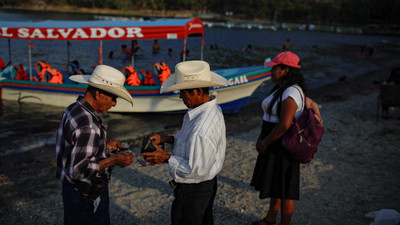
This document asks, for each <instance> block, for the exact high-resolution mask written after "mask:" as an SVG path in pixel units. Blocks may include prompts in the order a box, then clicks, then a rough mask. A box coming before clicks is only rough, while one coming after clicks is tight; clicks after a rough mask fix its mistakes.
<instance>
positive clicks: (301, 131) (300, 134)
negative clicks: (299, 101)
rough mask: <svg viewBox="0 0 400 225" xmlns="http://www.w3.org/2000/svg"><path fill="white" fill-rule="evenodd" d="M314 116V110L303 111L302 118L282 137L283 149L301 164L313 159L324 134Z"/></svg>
mask: <svg viewBox="0 0 400 225" xmlns="http://www.w3.org/2000/svg"><path fill="white" fill-rule="evenodd" d="M302 98H303V97H302ZM303 102H304V99H303ZM314 114H315V112H314V111H313V110H312V109H305V110H303V114H302V115H301V116H300V118H299V119H298V120H297V121H295V123H294V124H292V126H290V128H289V130H288V131H287V132H286V133H285V134H284V135H283V136H282V145H283V147H284V148H285V149H286V151H287V152H288V153H289V154H290V155H291V156H292V157H293V158H294V159H296V160H297V161H298V162H299V163H309V162H310V161H311V160H312V159H313V156H314V154H315V153H316V152H317V147H318V145H319V143H320V142H321V139H322V135H323V134H324V128H323V127H322V125H321V124H320V122H319V121H318V120H317V119H316V118H315V115H314Z"/></svg>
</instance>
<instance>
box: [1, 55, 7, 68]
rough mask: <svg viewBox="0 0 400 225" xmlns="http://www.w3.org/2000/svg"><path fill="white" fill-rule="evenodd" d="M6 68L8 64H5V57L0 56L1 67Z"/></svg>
mask: <svg viewBox="0 0 400 225" xmlns="http://www.w3.org/2000/svg"><path fill="white" fill-rule="evenodd" d="M4 68H6V64H4V61H3V59H2V58H1V57H0V69H4Z"/></svg>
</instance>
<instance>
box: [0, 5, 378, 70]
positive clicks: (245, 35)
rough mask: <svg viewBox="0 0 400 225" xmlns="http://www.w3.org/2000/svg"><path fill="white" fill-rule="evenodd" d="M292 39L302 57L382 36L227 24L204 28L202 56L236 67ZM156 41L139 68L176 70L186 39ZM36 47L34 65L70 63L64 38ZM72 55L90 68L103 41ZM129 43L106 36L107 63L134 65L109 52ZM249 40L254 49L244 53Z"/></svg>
mask: <svg viewBox="0 0 400 225" xmlns="http://www.w3.org/2000/svg"><path fill="white" fill-rule="evenodd" d="M50 19H51V20H94V19H95V15H87V14H69V13H49V12H46V13H42V12H30V11H9V10H7V11H6V10H0V21H1V20H7V21H42V20H50ZM287 38H290V39H291V42H292V43H293V51H296V53H298V54H299V55H300V56H301V55H302V49H304V48H311V47H312V46H318V47H320V48H321V47H322V48H323V47H330V46H335V45H339V44H352V43H360V44H362V43H370V42H372V43H373V42H379V41H382V38H381V37H376V36H362V35H345V34H337V33H322V32H307V31H290V32H289V31H269V30H258V29H226V28H205V38H204V41H205V43H206V44H207V45H206V46H205V52H204V60H206V61H208V62H209V63H210V65H211V67H212V69H219V68H227V67H232V66H249V65H260V64H262V62H263V61H264V59H265V58H267V57H273V56H274V55H276V53H278V52H279V51H280V50H281V47H282V44H283V43H284V41H285V40H286V39H287ZM27 42H28V41H27V40H17V39H12V40H11V61H12V63H13V64H20V63H22V64H24V65H25V67H27V66H28V65H29V58H28V45H27ZM152 42H153V41H152V40H139V44H140V45H141V47H142V49H143V51H142V52H140V54H139V55H138V56H137V57H136V58H135V67H136V69H137V70H150V71H153V69H152V65H153V64H154V63H155V62H158V61H164V62H166V63H167V64H168V65H169V66H170V67H171V68H172V69H173V67H174V65H175V64H176V63H178V62H180V60H181V58H180V53H181V51H182V48H183V40H159V43H160V45H161V51H160V53H159V54H156V55H154V54H152V53H151V45H152ZM200 43H201V40H200V38H196V37H193V38H188V44H187V46H188V48H189V50H190V55H189V59H199V58H200ZM32 44H33V45H34V46H35V47H36V48H34V49H32V64H33V63H34V62H36V61H38V60H45V61H47V62H48V63H50V65H52V66H53V67H55V68H57V69H59V70H65V65H66V63H67V62H68V58H67V55H68V50H67V42H66V41H38V40H32ZM71 44H72V46H70V50H69V51H70V60H74V59H77V60H78V61H79V62H80V64H81V66H82V67H83V69H85V71H87V72H90V71H91V68H92V66H93V65H96V64H97V62H98V58H99V56H98V47H99V41H71ZM123 44H126V45H128V46H129V45H130V41H103V63H104V64H108V65H111V66H114V67H116V68H119V69H121V70H122V68H123V67H124V66H126V65H128V64H130V62H131V61H130V59H124V58H123V57H120V58H114V59H110V58H108V55H109V53H110V52H111V51H112V52H113V53H114V55H117V54H118V53H119V52H120V49H121V45H123ZM249 44H251V45H252V47H253V49H254V50H253V51H252V52H243V49H244V48H245V47H246V46H247V45H249ZM211 45H218V46H219V49H218V50H213V51H212V50H210V48H209V47H210V46H211ZM168 48H171V49H173V54H172V56H168V54H167V51H168ZM0 49H2V52H0V57H1V58H3V60H4V61H5V62H6V63H7V62H8V61H9V60H10V57H9V55H8V41H7V39H2V40H0Z"/></svg>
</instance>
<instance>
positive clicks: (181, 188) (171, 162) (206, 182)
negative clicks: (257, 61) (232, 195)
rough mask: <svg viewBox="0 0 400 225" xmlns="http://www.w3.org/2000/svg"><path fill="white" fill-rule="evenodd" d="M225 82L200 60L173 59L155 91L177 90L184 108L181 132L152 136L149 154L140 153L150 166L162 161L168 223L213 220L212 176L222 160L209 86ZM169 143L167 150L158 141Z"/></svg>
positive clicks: (194, 224) (222, 139)
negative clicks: (167, 178) (169, 199)
mask: <svg viewBox="0 0 400 225" xmlns="http://www.w3.org/2000/svg"><path fill="white" fill-rule="evenodd" d="M227 84H228V81H227V80H226V79H225V78H224V77H222V76H220V75H218V74H216V73H214V72H211V71H210V66H209V65H208V63H206V62H204V61H185V62H181V63H178V64H177V65H176V67H175V74H172V75H171V76H170V77H169V78H168V79H167V80H166V81H165V82H164V84H163V85H162V86H161V91H160V93H164V92H170V91H176V90H180V98H181V99H182V100H183V102H184V104H185V105H186V106H187V107H188V108H189V110H188V112H187V113H186V115H185V116H184V118H183V124H182V128H181V130H180V131H179V132H178V133H177V134H175V135H173V136H163V135H159V134H153V135H151V136H150V139H152V140H153V143H154V146H155V147H156V148H157V150H156V151H155V152H151V153H142V155H143V156H144V157H145V159H146V160H148V161H149V162H150V163H152V164H159V163H163V162H168V169H169V173H170V175H171V176H172V178H173V181H171V182H170V183H172V184H173V186H175V188H174V196H175V199H174V201H173V203H172V208H171V221H172V224H173V225H178V224H181V225H185V224H190V225H208V224H214V219H213V210H212V207H213V202H214V198H215V195H216V192H217V177H216V176H217V174H218V173H219V172H220V171H221V169H222V165H223V162H224V159H225V148H226V134H225V122H224V116H223V114H222V111H221V108H220V107H219V106H218V104H217V100H216V99H215V98H214V97H212V96H210V95H209V87H216V86H225V85H227ZM162 143H170V144H174V148H173V150H172V154H169V153H167V152H166V151H164V150H163V149H161V148H160V147H159V146H158V145H159V144H162Z"/></svg>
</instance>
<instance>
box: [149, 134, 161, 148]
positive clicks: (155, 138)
mask: <svg viewBox="0 0 400 225" xmlns="http://www.w3.org/2000/svg"><path fill="white" fill-rule="evenodd" d="M150 140H152V141H153V145H158V144H160V143H161V135H159V134H152V135H150Z"/></svg>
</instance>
